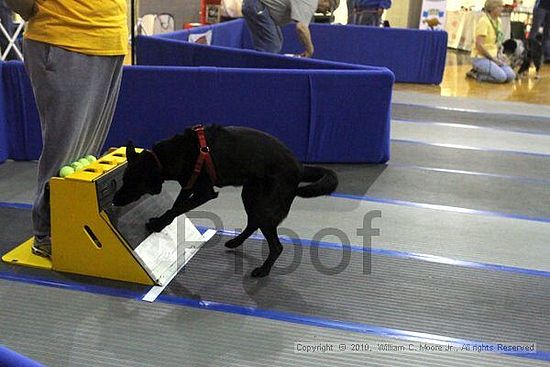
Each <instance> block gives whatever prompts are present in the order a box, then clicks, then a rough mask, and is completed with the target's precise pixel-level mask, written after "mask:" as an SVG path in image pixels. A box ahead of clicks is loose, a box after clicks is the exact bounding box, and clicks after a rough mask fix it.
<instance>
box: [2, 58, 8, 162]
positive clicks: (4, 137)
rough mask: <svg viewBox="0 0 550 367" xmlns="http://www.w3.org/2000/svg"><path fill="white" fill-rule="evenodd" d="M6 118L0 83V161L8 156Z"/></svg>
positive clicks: (3, 95)
mask: <svg viewBox="0 0 550 367" xmlns="http://www.w3.org/2000/svg"><path fill="white" fill-rule="evenodd" d="M3 73H4V63H3V62H0V81H1V80H2V79H3ZM6 125H7V119H6V102H5V93H4V83H2V84H1V85H0V163H2V162H4V161H5V160H6V159H8V157H9V148H8V136H7V134H8V128H7V126H6Z"/></svg>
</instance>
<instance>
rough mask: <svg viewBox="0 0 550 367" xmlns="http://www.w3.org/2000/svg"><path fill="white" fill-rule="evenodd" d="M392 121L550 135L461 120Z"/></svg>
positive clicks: (398, 119)
mask: <svg viewBox="0 0 550 367" xmlns="http://www.w3.org/2000/svg"><path fill="white" fill-rule="evenodd" d="M391 120H392V122H393V121H395V122H401V123H405V124H424V125H436V126H446V127H456V128H464V129H472V130H493V131H500V132H512V133H520V134H529V135H550V132H548V131H542V130H524V129H516V128H506V127H494V126H479V125H469V124H464V123H459V122H442V121H422V120H411V119H403V118H392V119H391Z"/></svg>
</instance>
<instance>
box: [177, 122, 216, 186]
mask: <svg viewBox="0 0 550 367" xmlns="http://www.w3.org/2000/svg"><path fill="white" fill-rule="evenodd" d="M193 131H194V132H196V133H197V138H198V139H199V156H198V157H197V162H196V163H195V168H194V169H193V174H192V175H191V178H189V181H188V182H187V185H186V186H185V189H186V190H190V189H192V188H193V186H194V185H195V182H196V181H197V178H199V175H200V173H201V171H202V166H203V165H204V163H206V172H208V176H210V181H212V184H213V185H215V184H216V182H217V181H218V178H217V176H216V169H215V168H214V162H213V161H212V156H211V155H210V148H209V147H208V143H207V142H206V136H205V135H204V127H203V126H202V125H196V126H193Z"/></svg>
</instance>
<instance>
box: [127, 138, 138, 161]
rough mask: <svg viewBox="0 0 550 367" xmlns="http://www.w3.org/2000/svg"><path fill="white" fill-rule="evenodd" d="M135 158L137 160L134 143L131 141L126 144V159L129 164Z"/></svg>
mask: <svg viewBox="0 0 550 367" xmlns="http://www.w3.org/2000/svg"><path fill="white" fill-rule="evenodd" d="M136 158H137V153H136V147H135V146H134V143H133V142H132V141H131V140H128V143H127V144H126V159H128V162H130V161H133V160H134V159H136Z"/></svg>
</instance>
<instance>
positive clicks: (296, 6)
mask: <svg viewBox="0 0 550 367" xmlns="http://www.w3.org/2000/svg"><path fill="white" fill-rule="evenodd" d="M339 4H340V0H244V1H243V7H242V12H243V15H244V19H245V20H246V24H247V26H248V29H249V30H250V34H251V35H252V42H253V44H254V49H255V50H257V51H263V52H271V53H279V52H280V51H281V49H282V46H283V33H282V31H281V27H282V26H284V25H286V24H289V23H291V22H294V23H296V33H297V35H298V39H299V40H300V42H301V43H302V45H303V46H304V52H303V53H302V54H301V55H300V56H302V57H311V56H312V55H313V52H314V47H313V41H312V40H311V33H310V32H309V23H310V22H311V20H312V19H313V16H314V14H315V11H318V12H320V13H327V12H332V11H334V10H335V9H336V8H338V5H339Z"/></svg>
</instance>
